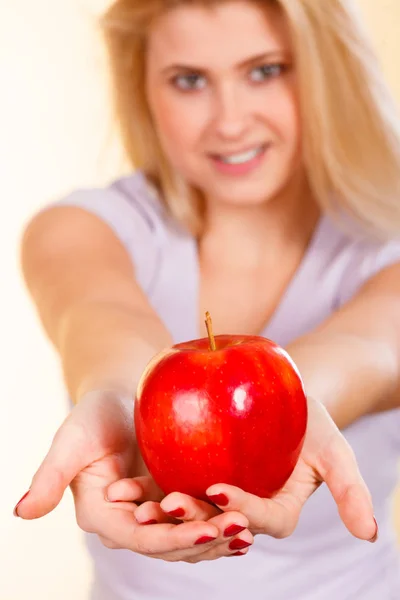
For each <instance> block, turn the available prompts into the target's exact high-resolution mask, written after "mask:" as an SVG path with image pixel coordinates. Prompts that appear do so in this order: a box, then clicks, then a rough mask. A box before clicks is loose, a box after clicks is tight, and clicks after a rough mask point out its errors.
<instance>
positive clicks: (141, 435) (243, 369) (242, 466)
mask: <svg viewBox="0 0 400 600" xmlns="http://www.w3.org/2000/svg"><path fill="white" fill-rule="evenodd" d="M134 418H135V428H136V434H137V442H138V445H139V449H140V451H141V453H142V456H143V459H144V462H145V464H146V466H147V468H148V470H149V471H150V473H151V475H152V477H153V478H154V480H155V481H156V483H157V484H158V485H159V487H160V488H161V489H162V490H163V492H164V493H165V494H168V493H170V492H173V491H179V492H183V493H186V494H189V495H190V496H193V497H195V498H199V499H203V500H207V497H206V496H205V491H206V489H207V488H208V487H209V486H210V485H212V484H215V483H228V484H231V485H235V486H238V487H240V488H242V489H243V490H245V491H247V492H250V493H252V494H256V495H258V496H261V497H263V498H268V497H271V496H273V495H274V494H275V493H276V492H277V491H278V490H280V489H281V488H282V486H283V485H284V483H285V482H286V481H287V479H288V478H289V476H290V475H291V473H292V472H293V469H294V467H295V465H296V463H297V461H298V458H299V454H300V451H301V449H302V446H303V442H304V437H305V432H306V425H307V401H306V396H305V393H304V388H303V384H302V381H301V378H300V375H299V372H298V370H297V368H296V366H295V365H294V363H293V361H292V360H291V359H290V357H289V356H288V354H287V353H286V352H285V351H284V350H283V349H282V348H281V347H280V346H278V345H277V344H275V343H274V342H273V341H271V340H269V339H266V338H264V337H258V336H246V335H218V336H215V337H214V336H213V335H212V332H211V331H210V330H209V337H208V338H203V339H199V340H193V341H188V342H185V343H180V344H176V345H175V346H172V347H171V348H170V349H168V350H166V351H163V352H161V353H160V354H158V355H157V356H155V357H154V358H153V359H152V360H151V361H150V363H149V364H148V366H147V367H146V369H145V371H144V373H143V375H142V377H141V380H140V382H139V385H138V389H137V397H136V402H135V411H134Z"/></svg>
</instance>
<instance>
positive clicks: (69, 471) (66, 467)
mask: <svg viewBox="0 0 400 600" xmlns="http://www.w3.org/2000/svg"><path fill="white" fill-rule="evenodd" d="M86 445H87V442H86V438H85V434H84V432H83V430H82V429H81V428H80V427H79V426H76V425H73V424H72V423H67V422H66V423H64V425H62V426H61V427H60V429H59V430H58V431H57V433H56V435H55V437H54V439H53V442H52V445H51V447H50V450H49V452H48V453H47V455H46V457H45V458H44V460H43V462H42V464H41V465H40V467H39V469H38V470H37V472H36V473H35V475H34V477H33V479H32V483H31V486H30V489H29V493H28V494H27V495H26V496H25V497H24V498H23V499H22V500H20V502H19V503H18V504H17V506H16V507H15V509H14V511H15V512H14V514H16V516H19V517H21V518H23V519H37V518H39V517H42V516H44V515H46V514H47V513H49V512H50V511H52V510H53V509H54V508H55V507H56V506H57V505H58V504H59V502H60V501H61V498H62V497H63V494H64V492H65V490H66V488H67V487H68V485H69V484H70V483H71V481H72V480H73V479H74V477H75V476H76V475H77V473H79V471H81V470H82V469H83V468H84V467H85V466H86V465H87V464H88V453H87V452H85V447H86ZM89 458H90V457H89Z"/></svg>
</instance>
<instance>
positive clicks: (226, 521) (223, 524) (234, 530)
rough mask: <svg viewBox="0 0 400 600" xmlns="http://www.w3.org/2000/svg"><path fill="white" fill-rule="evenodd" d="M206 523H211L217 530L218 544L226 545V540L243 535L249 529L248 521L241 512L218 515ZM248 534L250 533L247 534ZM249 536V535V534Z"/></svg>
mask: <svg viewBox="0 0 400 600" xmlns="http://www.w3.org/2000/svg"><path fill="white" fill-rule="evenodd" d="M208 523H212V524H213V525H215V526H216V527H217V528H218V531H219V532H220V537H219V538H218V540H219V542H220V543H226V542H227V540H228V539H230V538H233V537H235V536H237V535H239V534H240V535H242V532H243V533H245V532H246V531H247V528H248V527H249V520H248V519H247V517H246V516H245V515H244V514H242V513H241V512H236V511H228V512H226V513H220V514H218V515H216V516H215V517H212V518H211V519H209V521H208ZM248 533H250V532H248ZM250 535H251V534H250Z"/></svg>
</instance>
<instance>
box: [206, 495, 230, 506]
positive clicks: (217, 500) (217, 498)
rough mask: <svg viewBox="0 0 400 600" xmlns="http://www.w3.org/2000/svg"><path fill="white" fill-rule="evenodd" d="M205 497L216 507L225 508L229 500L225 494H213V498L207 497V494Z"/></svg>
mask: <svg viewBox="0 0 400 600" xmlns="http://www.w3.org/2000/svg"><path fill="white" fill-rule="evenodd" d="M207 497H208V499H209V500H211V502H213V503H214V504H217V505H218V506H226V505H227V504H229V498H228V497H227V496H225V494H214V495H213V496H209V495H208V494H207Z"/></svg>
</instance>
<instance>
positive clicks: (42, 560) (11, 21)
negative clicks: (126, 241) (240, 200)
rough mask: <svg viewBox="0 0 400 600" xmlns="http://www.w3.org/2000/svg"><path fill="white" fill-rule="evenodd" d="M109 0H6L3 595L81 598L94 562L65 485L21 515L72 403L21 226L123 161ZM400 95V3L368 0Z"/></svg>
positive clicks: (1, 169)
mask: <svg viewBox="0 0 400 600" xmlns="http://www.w3.org/2000/svg"><path fill="white" fill-rule="evenodd" d="M320 1H327V0H320ZM106 4H107V2H106V1H102V2H101V1H100V0H56V1H54V0H35V1H34V2H33V1H32V0H12V2H8V1H7V0H0V82H1V83H0V86H1V93H0V132H1V135H0V173H1V177H0V181H1V206H2V209H3V211H5V210H7V217H6V216H5V213H4V212H3V215H2V217H1V218H0V274H1V279H0V290H1V294H0V306H1V309H2V310H1V311H0V351H1V352H2V360H1V365H2V369H1V371H2V373H1V397H2V408H3V410H2V414H1V418H0V473H1V478H0V481H1V483H0V486H1V493H0V532H1V534H0V600H26V599H28V598H29V600H72V599H74V600H84V599H86V598H87V590H88V585H89V580H90V563H89V561H88V558H87V556H86V553H85V550H84V547H83V546H82V540H81V536H80V533H79V531H78V529H77V527H76V526H75V523H74V515H73V506H72V501H71V496H70V493H69V492H67V493H66V495H65V497H64V499H63V501H62V503H61V505H60V506H59V508H58V509H57V510H56V511H54V513H53V514H51V515H49V516H47V517H46V518H44V519H41V520H39V521H37V522H22V521H20V520H18V519H15V518H13V517H12V508H13V506H14V504H15V503H16V501H17V500H18V499H19V497H20V496H21V495H22V494H23V493H24V492H25V490H26V488H27V487H28V486H29V484H30V480H31V477H32V474H33V473H34V471H35V469H36V468H37V466H38V464H39V462H40V460H41V458H42V457H43V455H44V453H45V452H46V450H47V448H48V446H49V443H50V441H51V438H52V436H53V434H54V432H55V430H56V428H57V426H58V425H59V423H60V422H61V420H62V419H63V417H64V415H65V410H66V404H65V402H64V394H63V390H62V387H61V383H60V377H59V370H58V364H57V361H56V358H55V356H54V353H53V351H52V349H51V348H50V346H49V344H48V343H47V342H46V341H45V339H44V338H43V335H42V333H41V331H40V328H39V326H38V323H37V320H36V316H35V314H34V311H33V309H32V307H31V305H30V303H29V301H28V299H27V296H26V294H25V291H24V288H23V286H22V282H21V279H20V275H19V272H18V264H17V256H18V254H17V248H18V240H19V235H20V232H21V229H22V227H23V224H24V223H25V221H26V220H27V219H28V218H29V216H30V215H31V214H32V213H33V212H34V211H36V210H37V209H38V208H39V207H40V206H42V205H43V204H44V203H45V202H47V201H48V200H49V199H51V198H53V197H57V196H59V195H60V194H64V193H66V192H67V191H69V190H70V189H72V188H74V187H76V186H80V185H87V184H94V183H103V182H105V181H107V180H108V179H109V178H110V177H113V176H114V175H118V174H119V173H121V170H122V169H123V168H124V167H123V163H122V162H121V157H122V154H121V152H120V149H119V147H118V144H117V143H116V141H115V139H114V138H113V136H112V135H111V134H112V127H111V124H112V123H111V118H110V110H109V104H108V95H107V92H106V87H105V76H104V69H103V59H104V57H103V53H102V50H101V47H100V45H99V40H98V38H97V35H96V31H95V27H94V23H95V18H96V12H98V11H99V10H101V9H102V7H104V6H105V5H106ZM360 5H361V8H362V10H363V11H364V13H365V16H366V22H367V25H368V27H369V28H370V30H371V32H372V34H373V36H374V38H375V40H376V45H377V48H378V51H379V53H380V56H381V58H382V62H383V66H384V69H385V72H386V73H387V77H388V78H389V81H390V83H391V85H392V88H393V90H394V93H395V95H396V98H397V100H399V101H400V72H399V70H398V57H399V55H400V41H399V38H398V37H397V35H396V34H397V32H398V31H399V28H400V2H399V0H386V1H384V0H363V1H361V2H360Z"/></svg>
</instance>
